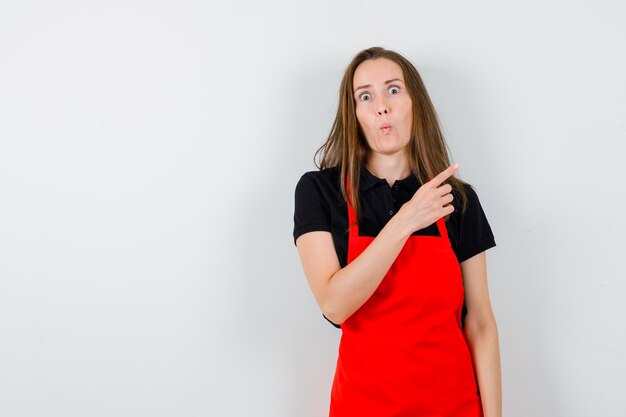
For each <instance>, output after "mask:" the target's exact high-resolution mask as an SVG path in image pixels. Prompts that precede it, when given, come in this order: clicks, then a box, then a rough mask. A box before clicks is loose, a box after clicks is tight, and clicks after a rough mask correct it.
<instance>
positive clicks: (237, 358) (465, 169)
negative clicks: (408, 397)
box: [0, 0, 626, 417]
mask: <svg viewBox="0 0 626 417" xmlns="http://www.w3.org/2000/svg"><path fill="white" fill-rule="evenodd" d="M625 12H626V6H624V3H623V2H620V1H607V0H604V1H595V2H591V1H574V2H572V1H567V2H566V1H557V0H550V1H535V0H533V1H524V2H498V1H484V0H479V1H473V2H461V1H456V2H451V1H444V2H441V1H440V2H435V1H419V2H413V1H395V2H394V1H391V2H387V3H381V2H374V1H365V0H363V1H354V0H353V1H343V2H331V1H318V2H309V3H302V2H293V1H265V2H254V1H235V2H230V3H228V4H226V3H223V4H220V5H216V4H213V3H211V2H202V1H176V2H174V1H106V2H105V1H91V2H79V1H56V2H52V1H24V2H9V1H3V2H1V3H0V416H2V417H53V416H54V417H56V416H59V417H60V416H63V417H79V416H80V417H82V416H90V417H100V416H103V417H104V416H116V417H122V416H124V417H125V416H128V417H134V416H146V417H147V416H150V417H161V416H176V417H192V416H272V417H277V416H285V417H288V416H289V417H291V416H302V417H314V416H325V415H327V413H328V403H329V395H330V387H331V383H332V376H333V372H334V367H335V361H336V355H337V347H338V342H339V338H340V335H341V333H340V330H339V329H336V328H334V327H333V326H332V325H331V324H330V323H328V322H327V321H326V320H324V318H323V317H322V314H321V311H320V310H319V308H318V306H317V305H316V303H315V300H314V298H313V295H312V293H311V291H310V289H309V287H308V284H307V282H306V278H305V276H304V274H303V271H302V267H301V264H300V261H299V258H298V254H297V249H296V247H295V246H294V243H293V238H292V231H293V209H294V190H295V184H296V183H297V181H298V179H299V178H300V176H301V175H302V174H303V173H304V172H306V171H309V170H313V169H316V168H315V166H314V165H313V154H314V152H315V151H316V150H317V149H318V148H319V146H320V145H321V144H322V143H323V142H324V140H325V139H326V137H327V135H328V133H329V131H330V127H331V124H332V121H333V119H334V116H335V111H336V107H337V97H338V89H339V83H340V80H341V76H342V73H343V70H344V69H345V67H346V66H347V64H348V63H349V61H350V60H351V59H352V57H353V56H354V55H355V54H356V53H357V52H358V51H360V50H361V49H364V48H367V47H370V46H383V47H386V48H390V49H393V50H396V51H398V52H400V53H402V54H403V55H405V56H406V57H407V58H408V59H409V60H411V61H412V62H413V63H414V64H415V66H416V67H417V69H418V71H419V72H420V74H421V75H422V77H423V80H424V82H425V84H426V87H427V89H428V91H429V93H430V95H431V98H432V100H433V102H434V104H435V107H436V109H437V111H438V114H439V117H440V120H441V122H442V128H443V130H444V134H445V136H446V140H447V142H448V145H449V146H450V149H451V151H452V159H453V162H459V163H460V171H459V173H458V176H459V177H460V178H462V179H464V180H465V181H468V182H470V183H471V184H472V185H474V187H475V189H476V191H477V193H478V196H479V198H480V200H481V203H482V205H483V209H484V210H485V213H486V215H487V218H488V220H489V222H490V224H491V227H492V230H493V232H494V235H495V239H496V243H497V246H496V247H495V248H493V249H490V250H489V251H488V252H487V264H488V278H489V288H490V294H491V299H492V306H493V309H494V313H495V316H496V320H497V324H498V329H499V334H500V351H501V359H502V377H503V406H504V416H506V417H526V416H552V417H554V416H564V417H589V416H620V415H626V405H625V404H624V402H623V400H621V397H622V395H623V392H624V388H625V386H626V377H625V375H626V356H625V355H624V352H625V349H626V337H625V333H624V325H623V323H622V321H623V317H624V316H625V315H626V307H625V305H626V303H624V294H625V292H626V278H625V277H626V274H625V273H624V271H625V270H626V261H625V256H624V254H623V251H624V247H625V246H624V238H623V236H624V235H626V224H625V220H624V219H625V217H624V212H625V211H626V204H625V198H624V192H623V189H624V185H623V184H622V182H623V181H622V180H621V178H620V176H621V175H622V172H623V169H624V160H625V159H626V152H624V151H625V150H626V146H625V145H624V140H625V139H626V82H625V78H624V74H626V57H625V55H624V53H623V50H624V39H626V26H625V25H624V23H623V22H624V14H625ZM487 417H488V416H487Z"/></svg>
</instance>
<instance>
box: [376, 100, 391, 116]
mask: <svg viewBox="0 0 626 417" xmlns="http://www.w3.org/2000/svg"><path fill="white" fill-rule="evenodd" d="M378 105H379V108H378V114H383V113H384V114H387V113H389V106H388V105H387V101H385V100H380V103H379V104H378Z"/></svg>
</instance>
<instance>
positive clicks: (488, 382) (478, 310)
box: [461, 251, 502, 417]
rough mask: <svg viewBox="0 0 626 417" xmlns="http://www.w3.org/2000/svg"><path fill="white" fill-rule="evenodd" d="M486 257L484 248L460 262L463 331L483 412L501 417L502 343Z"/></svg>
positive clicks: (486, 414) (487, 416)
mask: <svg viewBox="0 0 626 417" xmlns="http://www.w3.org/2000/svg"><path fill="white" fill-rule="evenodd" d="M486 258H487V256H486V252H484V251H483V252H481V253H479V254H477V255H475V256H473V257H471V258H469V259H467V260H465V261H463V262H461V271H462V273H463V287H464V290H465V305H466V307H467V315H466V316H465V321H464V326H463V333H464V335H465V339H466V340H467V344H468V346H469V348H470V351H471V353H472V360H473V363H474V369H475V371H476V378H477V380H478V386H479V390H480V396H481V401H482V405H483V412H484V415H485V417H502V379H501V370H500V346H499V341H498V328H497V326H496V320H495V317H494V315H493V311H492V309H491V302H490V300H489V288H488V285H487V259H486Z"/></svg>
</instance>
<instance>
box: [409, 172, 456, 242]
mask: <svg viewBox="0 0 626 417" xmlns="http://www.w3.org/2000/svg"><path fill="white" fill-rule="evenodd" d="M458 167H459V164H458V163H457V164H454V165H451V166H450V167H448V168H446V169H445V170H444V171H442V172H440V173H439V174H438V175H437V176H436V177H435V178H433V179H432V180H430V181H428V182H427V183H426V184H424V185H422V186H421V187H420V188H419V189H418V190H417V191H416V192H415V194H414V195H413V197H412V198H411V199H410V200H409V201H407V202H406V203H404V204H403V205H402V207H401V208H400V210H399V211H398V215H399V216H402V217H403V219H404V222H405V224H406V227H408V228H409V229H410V230H409V234H411V233H413V232H414V231H416V230H420V229H423V228H425V227H428V226H430V225H431V224H433V223H434V222H436V221H437V220H438V219H439V218H440V217H443V216H446V215H448V214H450V213H452V212H453V211H454V206H453V205H452V204H448V203H450V202H451V201H452V200H453V197H452V194H450V191H452V186H451V185H450V184H445V185H442V186H441V187H440V186H439V185H440V184H441V183H442V182H444V181H445V180H446V178H448V177H449V176H451V175H453V174H454V173H455V172H456V171H457V170H458ZM446 204H447V205H446Z"/></svg>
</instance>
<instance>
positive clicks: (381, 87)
mask: <svg viewBox="0 0 626 417" xmlns="http://www.w3.org/2000/svg"><path fill="white" fill-rule="evenodd" d="M353 86H354V99H355V101H356V117H357V120H358V121H359V125H360V126H361V131H362V132H363V134H364V135H365V139H366V140H367V143H368V145H369V147H370V148H371V150H372V151H373V152H378V153H381V154H386V155H390V154H394V153H397V152H403V151H404V149H405V147H406V146H407V145H408V143H409V141H410V139H411V125H412V121H413V107H412V106H413V104H412V102H411V97H410V96H409V93H408V91H407V89H406V86H405V84H404V76H403V74H402V68H400V66H399V65H398V64H396V63H395V62H394V61H391V60H389V59H386V58H377V59H368V60H367V61H364V62H362V63H361V64H359V66H358V67H357V68H356V71H355V72H354V78H353ZM385 125H388V126H390V127H388V128H386V126H385Z"/></svg>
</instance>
